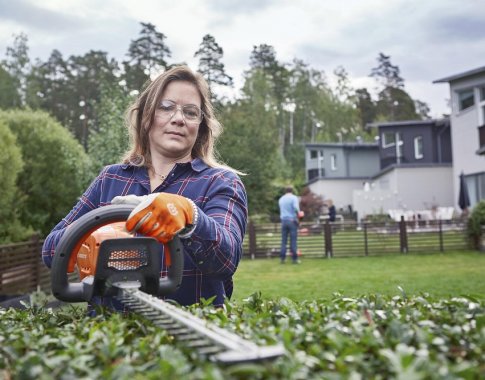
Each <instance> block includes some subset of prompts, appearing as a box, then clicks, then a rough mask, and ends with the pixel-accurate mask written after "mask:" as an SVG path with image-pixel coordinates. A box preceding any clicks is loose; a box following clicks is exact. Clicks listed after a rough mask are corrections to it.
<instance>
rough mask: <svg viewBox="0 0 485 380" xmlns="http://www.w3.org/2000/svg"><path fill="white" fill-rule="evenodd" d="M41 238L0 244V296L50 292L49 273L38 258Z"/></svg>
mask: <svg viewBox="0 0 485 380" xmlns="http://www.w3.org/2000/svg"><path fill="white" fill-rule="evenodd" d="M42 242H43V241H42V240H39V239H38V238H37V237H34V238H32V239H31V240H30V241H27V242H23V243H16V244H9V245H3V246H0V297H2V296H5V295H9V296H14V295H21V294H26V293H30V292H32V291H33V290H36V289H37V288H38V287H40V289H42V290H44V291H48V292H50V273H49V270H48V269H47V268H46V267H45V266H44V264H43V263H42V262H41V259H40V252H41V249H42Z"/></svg>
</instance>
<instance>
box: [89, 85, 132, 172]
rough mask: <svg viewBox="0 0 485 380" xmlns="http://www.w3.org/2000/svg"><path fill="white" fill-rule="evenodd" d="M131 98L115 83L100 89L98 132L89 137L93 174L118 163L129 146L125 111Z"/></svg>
mask: <svg viewBox="0 0 485 380" xmlns="http://www.w3.org/2000/svg"><path fill="white" fill-rule="evenodd" d="M131 100H132V98H131V97H130V96H129V95H127V94H126V92H125V91H124V90H123V88H122V87H121V86H120V85H118V84H117V83H115V84H112V85H111V86H106V87H104V88H103V89H102V93H101V100H100V102H99V105H98V107H97V112H98V113H99V130H98V131H96V132H95V133H93V134H91V135H90V136H89V144H88V147H89V157H90V158H91V162H92V163H93V168H92V171H93V174H97V173H98V172H99V171H100V169H101V168H102V167H103V166H105V165H109V164H113V163H115V162H119V161H120V159H121V157H122V155H123V153H124V152H126V151H127V149H128V145H129V136H128V129H127V127H126V125H125V118H124V115H125V111H126V109H127V107H128V105H129V103H130V101H131Z"/></svg>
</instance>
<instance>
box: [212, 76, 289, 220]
mask: <svg viewBox="0 0 485 380" xmlns="http://www.w3.org/2000/svg"><path fill="white" fill-rule="evenodd" d="M242 91H243V93H244V98H243V99H240V100H238V101H236V102H235V103H234V104H228V105H226V107H224V109H223V113H222V115H221V120H222V122H223V124H224V128H225V129H224V134H223V135H222V137H221V140H220V144H219V145H218V149H219V152H220V155H221V157H222V159H223V160H224V161H225V162H227V163H228V164H229V165H231V166H233V167H235V168H238V169H240V170H242V171H244V172H245V173H247V176H243V177H242V180H243V182H244V185H245V187H246V190H247V192H248V201H249V212H250V214H251V215H254V214H268V213H269V210H270V209H271V205H272V202H273V197H272V194H273V193H274V191H275V188H274V182H275V180H276V179H277V178H278V177H281V174H280V169H281V167H282V162H281V161H280V159H281V156H280V155H278V146H279V142H278V139H277V138H275V137H276V136H278V131H277V127H276V113H275V112H274V109H273V108H272V103H271V92H272V91H271V82H270V81H269V80H268V78H266V77H265V75H264V74H263V73H262V72H261V71H256V72H253V73H252V75H251V76H249V77H248V78H247V79H246V82H245V84H244V87H243V89H242Z"/></svg>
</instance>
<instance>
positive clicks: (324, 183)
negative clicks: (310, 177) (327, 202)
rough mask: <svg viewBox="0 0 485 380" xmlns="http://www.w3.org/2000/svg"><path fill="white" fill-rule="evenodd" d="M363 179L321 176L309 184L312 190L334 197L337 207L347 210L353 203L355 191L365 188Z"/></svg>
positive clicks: (326, 196) (329, 197) (330, 197)
mask: <svg viewBox="0 0 485 380" xmlns="http://www.w3.org/2000/svg"><path fill="white" fill-rule="evenodd" d="M362 181H363V180H362V179H335V178H328V179H324V178H321V179H319V180H318V181H316V182H314V183H312V184H310V185H309V188H310V190H311V191H312V192H313V193H315V194H316V195H319V196H321V197H323V199H332V200H333V203H334V204H335V207H336V208H337V209H341V208H342V209H344V210H346V209H347V207H348V206H349V205H352V198H353V192H354V190H357V189H362V188H363V183H362Z"/></svg>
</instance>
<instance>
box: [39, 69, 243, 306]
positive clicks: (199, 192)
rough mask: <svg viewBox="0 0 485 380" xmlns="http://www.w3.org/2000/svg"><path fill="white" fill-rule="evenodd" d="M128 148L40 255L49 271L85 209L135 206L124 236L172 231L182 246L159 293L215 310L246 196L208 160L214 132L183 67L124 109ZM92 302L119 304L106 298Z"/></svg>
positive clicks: (237, 253)
mask: <svg viewBox="0 0 485 380" xmlns="http://www.w3.org/2000/svg"><path fill="white" fill-rule="evenodd" d="M128 116H129V122H128V129H129V132H130V135H131V148H130V149H129V151H128V152H127V153H126V155H125V157H124V158H123V160H122V162H121V163H119V164H115V165H109V166H106V167H105V168H104V169H103V170H102V171H101V173H100V174H99V175H98V177H97V178H96V179H95V180H94V181H93V182H92V183H91V185H90V186H89V188H88V189H87V190H86V192H85V193H84V194H83V195H82V196H81V197H80V199H79V201H78V202H77V204H76V205H75V206H74V208H73V209H72V211H71V212H70V213H69V214H68V215H67V216H66V217H65V218H64V219H62V220H61V221H60V222H59V224H58V225H57V226H55V227H54V229H53V230H52V231H51V233H50V234H49V235H48V236H47V238H46V239H45V242H44V245H43V249H42V258H43V261H44V263H45V264H46V265H47V266H48V267H50V266H51V263H52V257H53V255H54V250H55V248H56V246H57V244H58V242H59V240H60V239H61V237H62V235H63V233H64V232H65V230H66V228H68V227H69V226H70V225H71V224H73V223H76V220H77V219H78V218H79V217H81V216H82V215H84V214H86V213H87V212H89V211H91V210H93V209H95V208H98V207H103V206H105V205H109V204H111V203H118V204H123V203H125V204H132V205H134V206H135V208H134V210H133V211H132V213H131V214H130V216H129V218H128V220H127V221H126V228H127V230H128V231H129V232H134V233H135V232H136V233H141V234H143V235H146V236H150V237H154V238H156V239H157V240H158V241H159V242H160V243H161V249H160V251H161V252H160V253H161V255H162V267H161V268H160V275H161V276H162V275H164V274H166V272H167V264H166V263H165V256H164V246H163V244H164V243H167V242H169V241H170V240H171V239H173V237H174V236H175V235H176V234H178V236H179V237H180V238H181V241H182V244H183V247H184V271H183V280H182V284H181V286H180V288H179V289H178V290H177V291H176V292H175V293H174V294H172V295H169V296H167V297H166V298H170V299H172V300H174V301H176V302H178V303H179V304H181V305H191V304H194V303H198V302H200V301H201V299H213V303H214V305H223V304H224V299H225V298H230V297H231V294H232V290H233V282H232V277H233V275H234V273H235V271H236V269H237V267H238V264H239V261H240V259H241V256H242V242H243V238H244V234H245V231H246V224H247V196H246V191H245V189H244V186H243V184H242V182H241V180H240V178H239V176H238V174H241V173H239V172H238V171H237V170H235V169H232V168H230V167H228V166H226V165H223V164H222V163H220V162H218V161H217V160H216V158H215V152H214V146H215V140H216V138H217V137H218V136H219V135H220V133H221V128H222V127H221V125H220V123H219V122H218V121H217V119H216V117H215V115H214V111H213V107H212V104H211V101H210V90H209V86H208V84H207V82H206V81H205V79H204V78H203V77H202V76H201V75H200V74H199V73H194V72H193V71H191V70H190V69H189V68H188V67H187V66H176V67H173V68H171V69H170V70H168V71H166V72H164V73H162V74H161V75H160V76H158V77H157V78H156V79H155V80H154V81H152V82H151V83H150V84H149V85H148V86H147V87H146V89H145V90H144V91H143V92H142V93H141V94H140V95H139V97H138V99H137V100H136V101H135V102H134V104H133V105H132V106H131V107H130V109H129V110H128ZM93 302H94V303H95V304H101V305H105V306H110V307H114V308H115V309H119V308H120V307H121V306H120V305H119V304H117V303H116V300H114V299H107V297H105V298H100V299H96V300H94V301H93Z"/></svg>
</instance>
